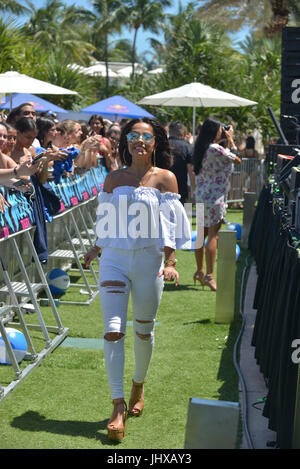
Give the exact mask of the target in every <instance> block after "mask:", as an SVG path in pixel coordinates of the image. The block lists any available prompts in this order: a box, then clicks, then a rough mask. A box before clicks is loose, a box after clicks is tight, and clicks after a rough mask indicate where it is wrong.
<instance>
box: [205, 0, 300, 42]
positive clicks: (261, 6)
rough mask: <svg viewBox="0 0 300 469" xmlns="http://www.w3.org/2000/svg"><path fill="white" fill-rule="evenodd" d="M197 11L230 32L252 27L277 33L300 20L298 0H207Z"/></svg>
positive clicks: (270, 34) (259, 30)
mask: <svg viewBox="0 0 300 469" xmlns="http://www.w3.org/2000/svg"><path fill="white" fill-rule="evenodd" d="M202 3H203V5H201V7H200V8H198V12H197V14H198V15H199V16H200V17H201V18H202V19H205V20H207V21H210V22H212V21H213V22H214V23H215V24H218V25H220V26H223V28H225V29H226V30H227V31H239V30H240V29H241V28H242V27H243V26H249V27H250V28H251V29H252V30H255V31H256V32H258V34H260V35H262V34H267V35H269V36H272V35H276V34H277V33H279V32H281V30H282V28H283V27H284V26H286V25H287V24H288V23H289V24H295V23H297V22H299V20H300V4H299V2H298V1H297V0H296V1H295V0H251V2H250V1H245V0H204V1H203V2H202Z"/></svg>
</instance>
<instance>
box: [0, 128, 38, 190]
mask: <svg viewBox="0 0 300 469" xmlns="http://www.w3.org/2000/svg"><path fill="white" fill-rule="evenodd" d="M7 134H8V126H7V124H6V123H4V122H0V184H2V185H4V184H5V185H12V184H13V183H15V182H16V181H17V180H18V179H19V178H21V177H29V176H31V175H32V174H34V173H35V172H36V171H37V170H38V169H39V166H36V167H34V166H32V164H31V157H29V156H27V157H24V158H23V159H22V161H20V162H19V163H18V164H16V162H15V161H14V160H13V159H12V158H11V157H10V156H8V155H6V154H5V153H4V152H3V149H5V147H6V144H7ZM29 182H30V181H28V183H29Z"/></svg>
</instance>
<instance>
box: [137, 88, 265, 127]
mask: <svg viewBox="0 0 300 469" xmlns="http://www.w3.org/2000/svg"><path fill="white" fill-rule="evenodd" d="M138 104H149V105H152V106H179V107H189V106H192V107H193V135H195V125H196V107H240V106H253V105H255V104H257V103H256V102H255V101H250V100H249V99H245V98H241V97H239V96H235V95H233V94H230V93H226V92H225V91H220V90H216V89H215V88H211V87H210V86H207V85H203V84H202V83H197V82H194V83H189V84H187V85H183V86H180V87H179V88H173V89H171V90H167V91H163V92H162V93H157V94H152V95H150V96H146V97H145V98H143V99H141V100H140V101H139V102H138Z"/></svg>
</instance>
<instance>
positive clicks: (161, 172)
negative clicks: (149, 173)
mask: <svg viewBox="0 0 300 469" xmlns="http://www.w3.org/2000/svg"><path fill="white" fill-rule="evenodd" d="M157 169H158V174H157V176H158V182H159V186H160V191H161V192H175V193H178V184H177V179H176V176H175V174H174V173H172V171H170V170H169V169H162V168H157Z"/></svg>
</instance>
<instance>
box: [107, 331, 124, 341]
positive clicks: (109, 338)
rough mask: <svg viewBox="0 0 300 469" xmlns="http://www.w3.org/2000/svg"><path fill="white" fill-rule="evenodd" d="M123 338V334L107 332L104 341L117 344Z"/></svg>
mask: <svg viewBox="0 0 300 469" xmlns="http://www.w3.org/2000/svg"><path fill="white" fill-rule="evenodd" d="M122 337H124V334H123V333H122V332H107V333H106V334H105V336H104V339H105V340H107V341H108V342H116V341H117V340H121V339H122Z"/></svg>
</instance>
